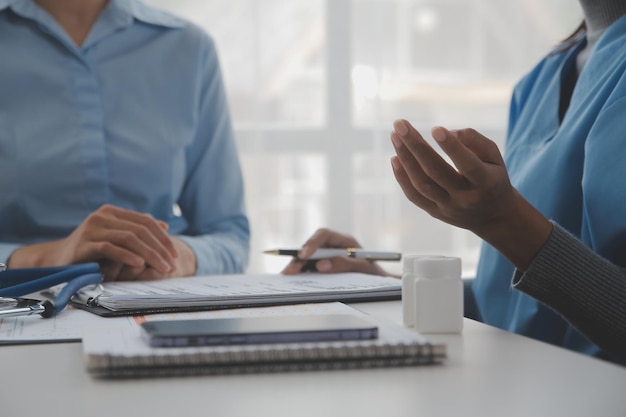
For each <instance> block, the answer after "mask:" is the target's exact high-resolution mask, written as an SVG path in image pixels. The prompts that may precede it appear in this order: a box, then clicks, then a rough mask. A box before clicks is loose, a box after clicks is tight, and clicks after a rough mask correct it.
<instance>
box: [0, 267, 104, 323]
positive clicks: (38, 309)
mask: <svg viewBox="0 0 626 417" xmlns="http://www.w3.org/2000/svg"><path fill="white" fill-rule="evenodd" d="M101 281H102V275H101V274H100V271H99V266H98V264H97V263H86V264H78V265H70V266H57V267H45V268H15V269H8V270H7V268H6V266H5V265H4V264H2V263H0V318H4V317H16V316H30V315H33V314H39V315H41V317H44V318H49V317H52V316H53V315H55V314H56V313H58V312H60V311H61V310H63V309H64V308H65V307H66V306H67V304H68V303H69V302H70V300H71V299H72V296H73V295H74V294H76V292H78V291H79V290H80V289H81V288H84V287H87V286H89V285H98V284H100V282H101ZM64 282H65V283H66V284H65V285H64V286H63V288H62V289H61V290H60V291H59V292H58V293H57V294H56V296H55V297H54V300H34V299H29V298H20V297H23V296H25V295H27V294H32V293H35V292H39V291H43V290H45V289H48V288H52V287H54V286H56V285H59V284H62V283H64Z"/></svg>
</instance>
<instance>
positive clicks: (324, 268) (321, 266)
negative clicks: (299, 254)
mask: <svg viewBox="0 0 626 417" xmlns="http://www.w3.org/2000/svg"><path fill="white" fill-rule="evenodd" d="M315 267H316V268H317V270H318V271H320V272H328V271H330V269H331V268H332V264H331V263H330V261H329V260H328V259H322V260H321V261H319V262H318V263H316V264H315Z"/></svg>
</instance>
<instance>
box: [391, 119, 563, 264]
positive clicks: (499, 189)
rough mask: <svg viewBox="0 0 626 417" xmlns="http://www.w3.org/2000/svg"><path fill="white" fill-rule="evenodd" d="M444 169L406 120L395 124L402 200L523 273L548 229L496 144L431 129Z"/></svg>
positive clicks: (393, 137)
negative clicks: (469, 235) (475, 239)
mask: <svg viewBox="0 0 626 417" xmlns="http://www.w3.org/2000/svg"><path fill="white" fill-rule="evenodd" d="M432 135H433V138H434V139H435V140H436V141H437V143H438V144H439V146H440V147H441V149H442V150H443V151H444V152H445V153H446V154H447V155H448V156H449V157H450V159H451V160H452V162H453V164H454V166H452V165H450V164H448V163H447V162H446V161H445V160H444V159H443V158H442V157H441V156H440V155H439V154H438V153H437V151H435V150H434V149H433V148H432V147H431V146H430V145H429V144H428V143H427V142H426V141H425V140H424V138H423V137H422V135H420V133H419V132H418V131H417V130H415V128H413V126H411V124H410V123H409V122H407V121H406V120H398V121H396V122H395V123H394V131H393V132H392V133H391V141H392V143H393V145H394V148H395V150H396V153H397V156H394V157H393V158H392V159H391V165H392V168H393V172H394V175H395V177H396V180H397V181H398V184H400V187H401V188H402V191H403V192H404V194H405V195H406V196H407V198H408V199H409V200H410V201H411V202H413V204H415V205H416V206H418V207H420V208H422V209H423V210H425V211H426V212H427V213H429V214H430V215H431V216H433V217H435V218H437V219H440V220H442V221H444V222H446V223H449V224H451V225H454V226H458V227H462V228H464V229H468V230H471V231H473V232H474V233H476V234H477V235H478V236H480V237H481V238H483V239H484V240H486V241H487V242H489V243H490V244H492V245H493V246H494V247H496V248H497V249H498V250H500V252H502V253H503V254H504V255H505V256H507V257H508V258H509V260H511V261H512V262H513V263H514V264H515V265H516V266H517V267H519V268H522V269H523V268H525V267H526V266H527V265H528V264H529V263H530V262H531V261H532V259H533V257H534V255H535V254H536V253H537V252H538V251H539V249H540V248H541V246H542V245H543V243H544V242H545V241H546V240H547V238H548V236H549V235H550V232H551V230H552V224H551V223H550V222H549V221H548V220H547V219H546V218H545V217H544V216H543V215H542V214H541V213H540V212H539V211H538V210H537V209H535V208H534V207H533V206H532V205H531V204H530V203H528V201H526V200H525V199H524V198H523V197H522V196H521V195H520V194H519V193H518V192H517V190H516V189H515V188H513V186H512V185H511V182H510V181H509V176H508V173H507V170H506V166H505V164H504V161H503V159H502V155H501V154H500V151H499V150H498V147H497V146H496V144H495V143H494V142H493V141H491V140H489V139H487V138H486V137H484V136H483V135H481V134H480V133H478V132H476V131H475V130H473V129H463V130H455V131H450V130H447V129H445V128H443V127H436V128H434V129H433V130H432Z"/></svg>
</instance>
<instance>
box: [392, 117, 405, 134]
mask: <svg viewBox="0 0 626 417" xmlns="http://www.w3.org/2000/svg"><path fill="white" fill-rule="evenodd" d="M393 128H394V129H395V130H396V132H398V134H399V135H400V136H406V134H407V133H409V128H408V126H407V125H406V122H405V121H404V120H396V121H395V122H393Z"/></svg>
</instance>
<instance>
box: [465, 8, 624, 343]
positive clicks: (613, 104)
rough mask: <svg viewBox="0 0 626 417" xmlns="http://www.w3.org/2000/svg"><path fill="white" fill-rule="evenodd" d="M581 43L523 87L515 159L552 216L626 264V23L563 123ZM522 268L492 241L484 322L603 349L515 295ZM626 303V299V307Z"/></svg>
mask: <svg viewBox="0 0 626 417" xmlns="http://www.w3.org/2000/svg"><path fill="white" fill-rule="evenodd" d="M584 43H585V39H584V38H582V39H581V40H580V41H579V42H578V44H577V45H576V46H575V47H574V48H572V49H570V50H568V51H566V52H563V53H560V54H555V55H551V56H548V57H546V58H545V59H543V60H542V61H541V62H540V63H539V64H538V65H537V66H536V67H535V68H534V69H533V70H532V71H531V72H530V73H529V74H528V75H527V76H526V77H524V78H523V79H522V80H521V81H520V82H519V83H518V85H517V86H516V88H515V91H514V94H513V99H512V103H511V109H510V119H509V131H508V137H507V143H506V153H505V161H506V164H507V167H508V170H509V174H510V176H511V181H512V183H513V185H514V186H515V187H516V188H517V189H518V190H519V192H520V193H521V194H522V195H524V197H525V198H526V199H528V200H529V201H530V203H532V204H533V205H534V206H535V207H537V208H538V209H539V210H540V211H541V212H542V213H543V214H544V215H545V216H546V217H548V218H549V219H551V220H554V221H555V222H557V223H558V224H560V225H561V226H563V227H564V228H565V229H567V230H569V231H570V232H571V233H573V234H574V235H576V236H578V237H579V238H580V240H581V241H582V242H583V243H584V244H585V245H587V246H589V247H590V248H591V249H593V250H594V251H595V252H597V253H598V254H600V255H602V256H603V257H605V258H606V259H608V260H610V261H611V262H613V263H615V264H616V265H619V266H621V267H626V180H625V179H626V161H625V159H626V158H625V157H626V17H623V18H621V19H620V20H618V21H617V22H615V23H614V24H613V25H611V26H610V27H609V28H608V29H607V30H606V31H605V33H604V34H603V35H602V37H601V38H600V39H599V40H598V42H597V44H596V45H595V47H594V50H593V51H592V53H591V54H590V56H589V59H588V61H587V64H586V65H585V67H584V68H583V70H582V72H581V73H580V76H579V79H578V81H577V83H576V87H575V88H574V91H573V95H572V97H571V101H570V105H569V107H568V109H567V112H566V114H565V116H564V118H563V120H562V121H559V114H558V112H559V100H560V95H561V94H560V90H561V87H562V84H561V83H562V80H563V79H565V77H566V74H567V73H568V70H575V68H574V66H575V65H576V55H577V53H578V52H579V51H580V49H581V48H582V47H583V46H584ZM513 273H514V267H513V265H512V264H511V263H510V262H509V261H508V260H507V259H505V258H504V257H503V256H502V255H501V254H500V253H499V252H498V251H496V250H495V249H494V248H493V247H491V246H490V245H487V244H484V245H483V248H482V252H481V257H480V262H479V268H478V271H477V276H476V281H475V283H474V293H475V296H476V301H477V303H478V307H479V309H480V313H481V315H482V318H483V320H484V321H485V322H486V323H488V324H491V325H494V326H497V327H500V328H503V329H506V330H509V331H512V332H516V333H520V334H524V335H527V336H530V337H533V338H536V339H539V340H543V341H546V342H549V343H552V344H555V345H559V346H563V347H567V348H569V349H573V350H576V351H579V352H584V353H588V354H592V355H598V354H599V353H600V351H599V349H598V348H597V347H596V346H595V345H593V344H592V343H591V342H589V341H588V340H587V339H586V338H585V337H584V336H582V335H581V334H580V333H579V332H578V331H576V330H575V329H574V328H573V327H572V326H570V325H568V324H567V322H566V321H565V320H563V319H562V318H561V317H560V316H559V315H558V314H557V313H555V312H553V311H552V310H551V309H550V308H548V307H546V306H545V305H542V304H540V303H539V302H538V301H536V300H534V299H533V298H530V297H528V296H526V295H524V294H522V293H521V292H519V291H515V290H513V289H512V288H511V277H512V275H513ZM625 302H626V300H625Z"/></svg>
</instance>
